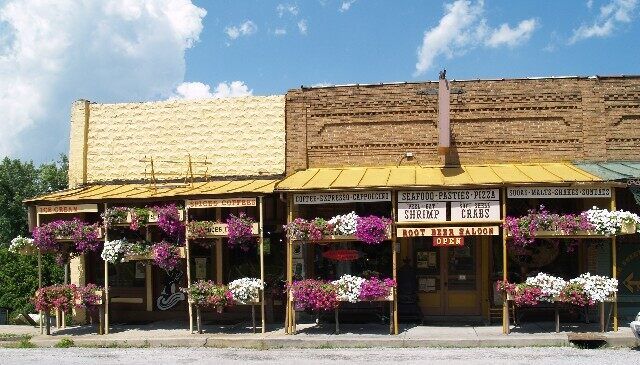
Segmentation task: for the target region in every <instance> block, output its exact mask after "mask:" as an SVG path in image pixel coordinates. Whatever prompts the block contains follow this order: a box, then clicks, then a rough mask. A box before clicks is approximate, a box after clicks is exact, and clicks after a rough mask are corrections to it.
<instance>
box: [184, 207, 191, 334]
mask: <svg viewBox="0 0 640 365" xmlns="http://www.w3.org/2000/svg"><path fill="white" fill-rule="evenodd" d="M184 223H185V225H186V226H188V225H189V207H188V206H187V201H186V200H185V201H184ZM184 251H185V255H186V256H187V288H190V287H191V249H190V248H189V234H188V233H187V231H186V230H185V234H184ZM187 303H188V305H187V309H188V312H189V333H193V306H192V305H191V301H190V298H187Z"/></svg>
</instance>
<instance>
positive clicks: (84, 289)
mask: <svg viewBox="0 0 640 365" xmlns="http://www.w3.org/2000/svg"><path fill="white" fill-rule="evenodd" d="M103 290H104V289H103V288H102V287H101V286H97V285H95V284H87V285H86V286H80V287H78V299H77V301H76V303H77V306H79V307H82V308H87V309H89V310H95V309H97V306H98V305H101V304H102V291H103Z"/></svg>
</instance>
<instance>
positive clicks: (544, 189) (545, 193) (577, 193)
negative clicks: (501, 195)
mask: <svg viewBox="0 0 640 365" xmlns="http://www.w3.org/2000/svg"><path fill="white" fill-rule="evenodd" d="M610 197H611V188H610V187H593V186H584V187H578V188H576V187H572V188H569V187H552V186H527V187H518V188H508V189H507V198H510V199H529V198H556V199H560V198H610Z"/></svg>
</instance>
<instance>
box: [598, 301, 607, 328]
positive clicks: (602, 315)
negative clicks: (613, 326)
mask: <svg viewBox="0 0 640 365" xmlns="http://www.w3.org/2000/svg"><path fill="white" fill-rule="evenodd" d="M600 332H607V329H606V328H605V325H604V302H600Z"/></svg>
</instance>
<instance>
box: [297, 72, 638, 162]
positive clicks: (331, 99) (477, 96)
mask: <svg viewBox="0 0 640 365" xmlns="http://www.w3.org/2000/svg"><path fill="white" fill-rule="evenodd" d="M437 88H438V84H437V82H424V83H404V84H382V85H357V86H338V87H326V88H310V89H294V90H290V91H289V92H288V93H287V96H286V132H287V136H286V149H287V150H286V171H287V174H291V173H293V172H295V171H297V170H301V169H305V168H310V167H330V166H376V165H378V166H383V165H384V166H388V165H398V164H407V161H404V160H403V158H404V155H405V152H413V154H414V156H415V158H414V159H413V161H412V162H409V163H417V164H421V165H429V164H439V163H441V158H440V157H439V156H438V155H437V93H436V94H432V93H428V92H426V93H425V90H428V89H431V90H437ZM451 88H452V91H453V92H452V95H451V130H452V136H451V147H452V149H451V150H452V151H451V154H450V156H449V157H448V159H447V163H462V164H470V163H474V164H478V163H500V162H527V161H531V162H550V161H575V160H590V161H603V160H640V149H639V147H640V129H639V128H638V126H640V125H639V123H640V77H601V78H596V77H592V78H545V79H513V80H478V81H452V82H451ZM455 89H460V90H462V93H461V94H456V93H455V91H456V90H455Z"/></svg>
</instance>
